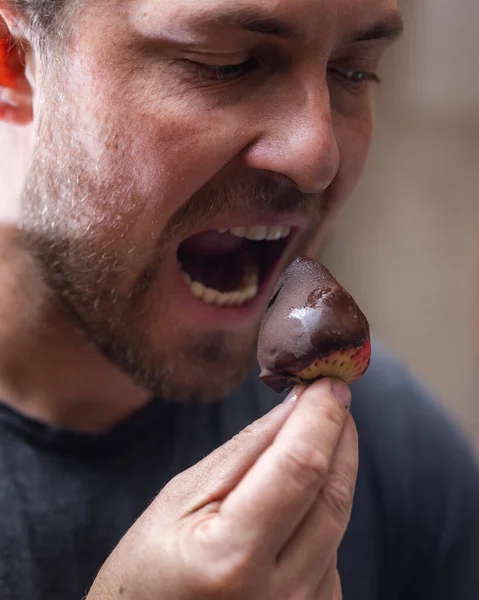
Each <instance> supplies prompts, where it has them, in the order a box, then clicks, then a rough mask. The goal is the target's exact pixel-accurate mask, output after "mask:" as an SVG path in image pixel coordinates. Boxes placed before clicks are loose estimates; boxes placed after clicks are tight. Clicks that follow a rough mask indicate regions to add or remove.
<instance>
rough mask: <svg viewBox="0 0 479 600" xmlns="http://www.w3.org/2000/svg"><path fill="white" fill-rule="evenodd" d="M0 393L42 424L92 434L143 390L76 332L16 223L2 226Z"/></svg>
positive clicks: (143, 400)
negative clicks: (46, 283)
mask: <svg viewBox="0 0 479 600" xmlns="http://www.w3.org/2000/svg"><path fill="white" fill-rule="evenodd" d="M0 289H1V290H2V294H1V295H0V400H1V401H2V402H3V403H4V404H7V405H9V406H10V407H12V408H13V409H15V410H17V411H19V412H21V413H23V414H26V415H28V416H30V417H33V418H35V419H39V420H41V421H44V422H46V423H49V424H52V425H56V426H59V427H65V428H69V429H74V430H77V431H85V432H91V433H98V432H101V431H105V430H108V429H110V428H112V427H114V426H115V425H117V424H119V423H121V422H122V421H124V420H125V419H127V418H128V417H129V416H130V415H131V414H133V413H134V412H136V411H137V410H139V409H140V408H141V407H142V406H144V405H145V404H147V403H148V401H149V394H148V393H147V392H146V391H145V390H144V389H143V388H140V387H138V386H137V385H135V384H134V383H133V381H132V380H131V379H130V378H129V377H128V376H127V375H125V374H124V373H123V372H121V371H120V370H119V369H117V368H116V367H115V366H114V365H113V364H112V363H110V362H109V361H108V360H107V359H106V358H105V357H104V356H103V355H102V354H101V353H100V352H99V351H98V350H97V349H96V347H95V346H93V345H92V344H91V343H90V342H89V341H88V340H87V339H86V337H85V335H84V334H83V333H82V332H81V331H79V329H78V328H77V327H76V326H75V324H74V323H73V322H72V320H71V319H70V318H69V315H68V314H67V313H66V311H65V310H64V309H63V307H62V306H61V304H60V302H59V301H58V299H57V298H56V297H55V296H54V294H53V293H52V292H51V290H50V289H49V288H48V287H47V286H46V285H45V283H44V281H43V279H42V277H41V275H40V270H39V268H38V266H37V265H36V264H35V262H34V260H33V258H32V257H31V256H30V255H29V253H28V252H27V251H26V249H25V248H24V246H23V244H22V242H21V238H20V236H19V234H18V231H17V230H16V229H14V228H9V229H7V228H2V229H1V230H0Z"/></svg>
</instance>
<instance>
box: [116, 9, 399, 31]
mask: <svg viewBox="0 0 479 600" xmlns="http://www.w3.org/2000/svg"><path fill="white" fill-rule="evenodd" d="M119 1H120V2H121V3H122V5H123V7H124V8H126V10H127V12H128V13H129V18H130V19H132V20H133V21H134V22H135V24H136V25H141V29H142V30H145V28H146V29H150V30H151V33H152V34H153V32H154V30H155V29H158V28H164V27H165V26H168V27H170V28H171V30H172V32H173V31H175V30H176V29H183V28H185V29H186V28H188V27H189V26H194V27H196V28H201V27H203V28H205V29H206V28H208V27H210V26H215V27H224V28H228V27H231V28H233V27H234V28H237V27H243V28H245V29H246V28H247V29H249V30H250V31H252V30H254V28H256V29H257V30H258V32H259V33H271V34H273V35H274V34H276V33H278V31H280V32H281V33H282V34H284V36H285V37H286V36H288V35H289V36H290V37H293V36H294V35H295V36H298V37H302V38H305V37H312V36H317V35H320V34H321V33H322V34H323V35H324V32H325V31H326V30H327V31H329V32H331V33H334V32H337V33H338V34H339V35H342V34H344V35H347V32H348V31H349V30H361V29H362V28H366V27H368V26H370V25H371V24H374V23H379V22H384V23H389V24H390V28H391V29H394V28H395V27H396V28H398V29H399V24H400V18H399V10H398V2H397V0H174V2H172V1H171V0H119ZM268 30H269V31H268ZM145 33H146V31H145Z"/></svg>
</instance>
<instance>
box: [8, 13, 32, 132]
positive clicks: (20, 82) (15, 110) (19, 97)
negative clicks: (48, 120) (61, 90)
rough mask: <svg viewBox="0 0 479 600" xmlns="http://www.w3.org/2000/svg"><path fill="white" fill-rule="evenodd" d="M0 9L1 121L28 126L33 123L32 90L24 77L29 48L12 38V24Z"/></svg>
mask: <svg viewBox="0 0 479 600" xmlns="http://www.w3.org/2000/svg"><path fill="white" fill-rule="evenodd" d="M9 16H10V15H9V14H8V13H7V11H5V10H2V9H0V121H5V122H6V123H12V124H15V125H28V124H29V123H31V122H32V120H33V90H32V87H31V85H30V82H29V80H28V77H27V59H28V58H31V56H30V57H29V56H28V55H29V54H30V45H29V44H28V42H26V40H24V39H22V38H20V37H19V36H18V35H17V36H16V35H14V33H13V30H14V23H13V21H12V20H11V19H10V18H9Z"/></svg>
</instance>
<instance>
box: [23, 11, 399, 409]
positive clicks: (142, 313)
mask: <svg viewBox="0 0 479 600" xmlns="http://www.w3.org/2000/svg"><path fill="white" fill-rule="evenodd" d="M72 19H73V22H72V24H71V25H72V35H71V37H70V38H69V39H68V40H67V41H66V42H65V45H64V47H62V49H61V53H59V52H58V50H56V51H54V52H53V55H50V56H48V57H44V60H40V65H39V67H38V70H37V83H38V88H37V95H36V98H35V110H36V127H37V131H38V134H39V135H38V138H37V139H38V141H37V144H36V148H35V151H34V157H33V162H32V167H31V170H30V173H29V176H28V178H27V184H26V187H25V191H24V194H23V211H24V212H23V226H24V228H25V230H26V231H27V233H28V237H29V240H30V243H31V244H32V246H33V248H34V250H35V251H36V253H37V255H38V257H39V258H40V260H41V262H42V264H43V266H44V269H45V273H46V276H47V279H48V281H49V282H50V283H51V285H52V286H53V287H54V288H56V289H57V290H58V291H59V292H61V294H62V296H63V298H64V300H65V302H66V304H67V305H68V307H69V308H70V309H71V311H72V313H73V314H74V315H75V316H76V318H77V319H78V321H79V322H80V323H81V324H82V326H83V327H84V328H85V330H86V331H87V332H88V333H89V335H90V337H91V339H92V340H93V341H94V342H95V343H96V344H97V345H98V346H99V348H101V350H102V351H103V352H105V353H106V354H107V356H108V357H109V358H110V359H111V360H112V361H113V362H114V363H116V364H117V365H119V366H121V367H122V368H123V369H125V370H126V371H127V372H129V373H130V374H131V375H132V376H133V377H134V379H135V380H136V381H137V382H140V383H141V384H142V385H144V386H145V387H147V388H149V389H150V390H151V391H152V392H154V393H157V394H161V395H163V396H165V397H174V398H175V399H188V398H191V397H195V398H199V399H207V398H214V397H218V396H220V395H222V394H224V393H226V392H227V391H228V390H230V389H231V388H232V387H233V386H235V385H237V384H238V382H239V381H240V380H241V378H242V377H243V376H244V374H245V372H246V370H247V369H248V368H249V367H250V366H251V362H252V357H253V356H254V349H255V342H256V336H257V330H258V326H259V323H260V320H261V315H262V312H263V311H264V309H265V307H266V305H267V302H268V299H269V297H270V295H271V292H272V288H273V286H274V283H275V280H276V279H277V277H278V275H279V273H280V271H281V270H282V269H284V267H285V266H286V265H287V264H288V263H289V262H290V261H291V260H292V259H293V258H294V257H295V256H297V255H298V254H299V253H300V252H302V253H305V252H312V251H313V249H316V248H317V245H318V243H319V241H320V240H321V238H322V237H323V235H324V232H325V231H326V230H327V228H328V227H329V225H330V221H331V218H332V216H334V215H335V214H336V213H337V211H338V209H339V208H340V207H341V205H342V204H343V202H344V201H345V199H346V198H347V197H348V195H349V194H350V192H351V191H352V189H353V187H354V186H355V184H356V182H357V180H358V177H359V175H360V173H361V171H362V169H363V166H364V162H365V159H366V154H367V151H368V147H369V143H370V137H371V121H372V118H371V81H370V80H371V79H373V78H374V74H375V73H376V71H377V67H378V61H379V58H380V56H381V55H382V53H383V51H384V49H385V47H386V46H387V44H388V43H389V42H390V41H391V37H393V35H394V33H395V31H396V30H397V28H398V26H399V24H398V14H397V3H396V1H395V0H275V1H274V2H273V1H272V0H175V2H172V1H171V0H102V1H101V2H98V1H97V0H86V2H85V3H84V4H83V6H82V7H81V9H80V10H79V11H77V12H76V13H75V14H74V16H72ZM55 52H57V54H56V55H55ZM265 238H266V239H265Z"/></svg>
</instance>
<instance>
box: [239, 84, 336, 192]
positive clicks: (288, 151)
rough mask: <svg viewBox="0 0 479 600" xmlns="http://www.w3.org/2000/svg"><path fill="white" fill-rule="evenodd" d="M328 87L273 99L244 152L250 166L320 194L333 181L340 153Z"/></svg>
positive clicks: (301, 189)
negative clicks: (257, 130) (259, 126)
mask: <svg viewBox="0 0 479 600" xmlns="http://www.w3.org/2000/svg"><path fill="white" fill-rule="evenodd" d="M325 87H326V89H319V90H318V89H316V90H311V91H307V90H300V89H299V90H297V92H296V97H293V96H292V95H288V96H287V97H285V98H283V99H282V100H281V101H280V99H279V98H277V99H273V98H271V99H270V102H268V107H267V108H266V110H265V111H264V113H263V115H264V117H263V118H262V123H261V125H262V127H261V133H260V134H259V135H258V136H257V137H256V138H255V141H254V142H253V143H252V144H250V145H249V146H248V148H247V149H246V150H245V152H244V160H245V161H246V163H247V166H248V168H252V169H260V170H264V171H270V172H274V173H278V174H280V175H284V176H286V177H288V178H289V179H290V180H292V181H293V182H294V183H295V185H296V186H297V188H298V189H299V190H300V191H302V192H303V193H311V194H313V193H320V192H323V191H324V190H325V189H326V188H327V187H328V186H329V185H330V184H331V182H332V181H333V179H334V178H335V176H336V174H337V173H338V170H339V164H340V153H339V147H338V142H337V139H336V135H335V132H334V128H333V122H332V115H331V105H330V97H329V91H328V90H327V86H325ZM271 107H272V108H271Z"/></svg>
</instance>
